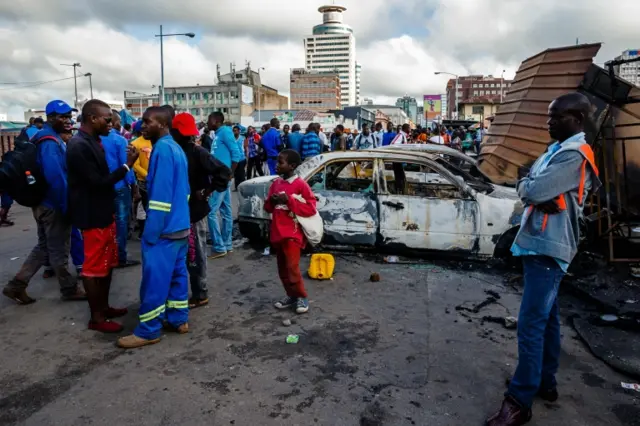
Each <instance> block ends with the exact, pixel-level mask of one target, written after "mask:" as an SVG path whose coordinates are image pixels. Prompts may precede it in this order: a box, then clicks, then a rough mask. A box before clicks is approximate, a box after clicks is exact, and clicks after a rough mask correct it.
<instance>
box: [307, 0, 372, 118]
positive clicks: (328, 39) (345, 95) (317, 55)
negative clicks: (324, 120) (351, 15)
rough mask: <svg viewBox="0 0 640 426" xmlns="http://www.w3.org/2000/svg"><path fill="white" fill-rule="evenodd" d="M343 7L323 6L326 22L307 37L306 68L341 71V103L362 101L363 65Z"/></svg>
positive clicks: (356, 103)
mask: <svg viewBox="0 0 640 426" xmlns="http://www.w3.org/2000/svg"><path fill="white" fill-rule="evenodd" d="M345 10H347V8H346V7H343V6H336V5H331V6H322V7H320V8H319V9H318V11H319V12H320V13H322V24H320V25H316V26H315V27H313V35H311V36H308V37H306V38H305V39H304V50H305V56H306V58H305V64H306V65H305V68H307V69H309V70H316V71H318V72H321V73H322V72H327V73H337V74H338V76H339V78H340V89H341V90H340V93H341V104H342V105H343V106H347V105H358V104H359V103H360V71H361V67H360V64H358V63H356V38H355V36H354V35H353V30H352V29H351V27H350V26H348V25H346V24H344V23H343V21H342V13H343V12H344V11H345Z"/></svg>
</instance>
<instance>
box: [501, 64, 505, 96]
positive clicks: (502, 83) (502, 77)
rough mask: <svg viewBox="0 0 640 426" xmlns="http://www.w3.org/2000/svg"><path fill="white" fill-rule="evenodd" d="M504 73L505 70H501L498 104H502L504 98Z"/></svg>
mask: <svg viewBox="0 0 640 426" xmlns="http://www.w3.org/2000/svg"><path fill="white" fill-rule="evenodd" d="M504 72H505V70H502V76H501V77H500V80H501V81H500V103H502V100H503V98H504Z"/></svg>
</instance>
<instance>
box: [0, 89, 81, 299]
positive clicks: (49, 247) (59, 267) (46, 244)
mask: <svg viewBox="0 0 640 426" xmlns="http://www.w3.org/2000/svg"><path fill="white" fill-rule="evenodd" d="M45 111H46V113H47V123H46V124H45V125H44V126H43V128H42V130H40V131H39V132H38V133H37V134H36V135H34V136H33V138H32V141H33V142H34V143H35V144H36V146H37V155H38V157H37V158H38V164H39V165H40V167H41V168H42V175H43V176H44V178H45V180H46V182H47V186H48V189H47V193H46V195H45V197H44V200H43V201H42V203H41V204H40V205H39V206H37V207H34V208H33V217H34V218H35V220H36V224H37V226H38V244H36V246H35V247H34V248H33V250H32V251H31V254H29V256H28V257H27V260H25V262H24V264H23V265H22V267H21V268H20V270H19V271H18V273H17V274H16V275H15V277H14V278H13V279H12V280H11V281H10V282H9V283H8V284H7V286H6V287H5V288H4V289H3V290H2V293H3V294H4V295H5V296H7V297H8V298H10V299H12V300H14V301H15V302H17V303H18V304H20V305H28V304H30V303H33V302H35V300H34V299H32V298H31V297H29V295H28V294H27V291H26V289H27V286H28V285H29V281H30V280H31V278H32V277H33V276H34V275H35V274H36V272H38V270H39V269H40V268H41V267H42V266H44V265H45V262H46V260H47V257H48V259H49V262H50V264H51V267H52V268H53V270H54V272H55V275H56V277H57V278H58V282H59V283H60V293H62V298H63V300H86V295H85V293H84V291H82V290H80V289H79V288H78V284H77V282H76V279H75V278H74V277H72V276H71V274H70V273H69V270H68V269H67V261H68V260H67V259H68V256H69V241H70V237H71V223H70V222H69V218H68V217H67V207H68V203H67V200H68V185H67V161H66V154H67V146H66V144H65V143H64V141H63V140H62V138H61V137H60V134H61V133H64V132H65V131H70V130H71V113H72V112H74V111H77V110H76V109H74V108H71V106H69V105H68V104H67V103H66V102H64V101H60V100H55V101H51V102H49V103H48V104H47V107H46V109H45Z"/></svg>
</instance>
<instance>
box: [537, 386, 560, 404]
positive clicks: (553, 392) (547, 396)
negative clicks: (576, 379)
mask: <svg viewBox="0 0 640 426" xmlns="http://www.w3.org/2000/svg"><path fill="white" fill-rule="evenodd" d="M537 395H538V396H539V397H540V398H542V399H544V400H545V401H548V402H556V401H557V400H558V397H559V395H558V388H551V389H542V388H540V389H538V393H537Z"/></svg>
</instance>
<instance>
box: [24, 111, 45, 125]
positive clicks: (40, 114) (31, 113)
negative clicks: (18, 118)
mask: <svg viewBox="0 0 640 426" xmlns="http://www.w3.org/2000/svg"><path fill="white" fill-rule="evenodd" d="M38 117H42V118H43V119H44V120H46V119H47V114H46V112H45V110H44V109H28V110H26V111H25V112H24V121H26V122H27V123H28V122H29V119H31V118H38Z"/></svg>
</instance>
